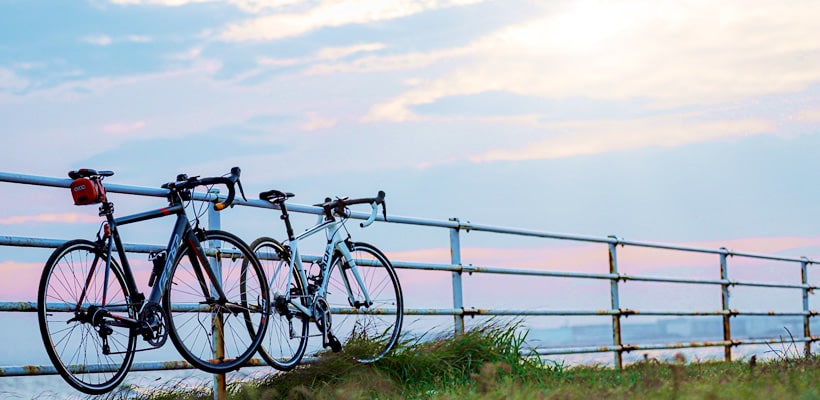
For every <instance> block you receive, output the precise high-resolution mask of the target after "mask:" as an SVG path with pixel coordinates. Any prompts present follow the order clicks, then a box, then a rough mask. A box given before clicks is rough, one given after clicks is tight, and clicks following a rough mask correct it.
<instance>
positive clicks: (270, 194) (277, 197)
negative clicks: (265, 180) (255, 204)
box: [259, 189, 295, 203]
mask: <svg viewBox="0 0 820 400" xmlns="http://www.w3.org/2000/svg"><path fill="white" fill-rule="evenodd" d="M293 196H295V194H293V193H288V192H282V191H279V190H276V189H274V190H268V191H267V192H262V193H259V198H260V199H262V200H267V201H269V202H271V203H278V202H281V201H285V200H287V199H289V198H291V197H293Z"/></svg>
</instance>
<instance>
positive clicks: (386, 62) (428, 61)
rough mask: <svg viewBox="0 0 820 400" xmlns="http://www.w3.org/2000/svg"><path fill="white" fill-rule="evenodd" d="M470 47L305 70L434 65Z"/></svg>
mask: <svg viewBox="0 0 820 400" xmlns="http://www.w3.org/2000/svg"><path fill="white" fill-rule="evenodd" d="M469 52H470V49H469V48H456V49H446V50H440V51H432V52H426V53H424V52H414V53H409V54H397V55H390V56H367V57H362V58H358V59H356V60H353V61H350V62H339V63H322V64H317V65H313V66H311V67H310V68H308V69H307V70H306V71H305V74H307V75H327V74H333V73H346V72H355V73H366V72H379V71H402V70H409V69H418V68H423V67H427V66H429V65H433V64H435V63H437V62H440V61H441V60H444V59H447V58H454V57H458V56H460V55H464V54H468V53H469Z"/></svg>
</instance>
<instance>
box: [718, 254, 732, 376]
mask: <svg viewBox="0 0 820 400" xmlns="http://www.w3.org/2000/svg"><path fill="white" fill-rule="evenodd" d="M720 250H722V253H720V279H721V280H722V281H723V283H721V284H720V289H721V290H720V298H721V302H722V305H723V341H725V342H727V344H726V345H725V346H724V347H723V359H724V360H726V361H732V321H731V318H732V315H731V309H730V308H729V265H728V264H727V262H726V255H727V254H728V253H729V250H727V249H726V248H725V247H721V248H720Z"/></svg>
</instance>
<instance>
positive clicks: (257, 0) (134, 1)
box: [111, 0, 303, 13]
mask: <svg viewBox="0 0 820 400" xmlns="http://www.w3.org/2000/svg"><path fill="white" fill-rule="evenodd" d="M111 2H112V3H114V4H120V5H153V6H165V7H181V6H186V5H189V4H198V3H216V2H222V3H228V4H232V5H234V6H236V7H238V8H240V9H242V10H244V11H248V12H253V13H258V12H262V11H265V10H269V9H277V8H282V7H286V6H290V5H294V4H299V3H302V2H303V0H111Z"/></svg>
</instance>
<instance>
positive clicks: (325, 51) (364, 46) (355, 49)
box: [256, 43, 385, 67]
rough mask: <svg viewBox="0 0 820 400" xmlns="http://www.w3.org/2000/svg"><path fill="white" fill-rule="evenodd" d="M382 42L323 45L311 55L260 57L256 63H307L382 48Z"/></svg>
mask: <svg viewBox="0 0 820 400" xmlns="http://www.w3.org/2000/svg"><path fill="white" fill-rule="evenodd" d="M384 48H385V45H384V44H382V43H360V44H354V45H350V46H343V47H325V48H322V49H319V51H317V52H316V53H315V54H314V55H313V56H311V57H304V58H269V57H261V58H259V59H258V60H257V61H256V63H257V64H259V65H262V66H270V67H289V66H293V65H302V64H308V63H311V62H316V61H326V60H337V59H340V58H345V57H348V56H350V55H353V54H358V53H363V52H372V51H378V50H381V49H384Z"/></svg>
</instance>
